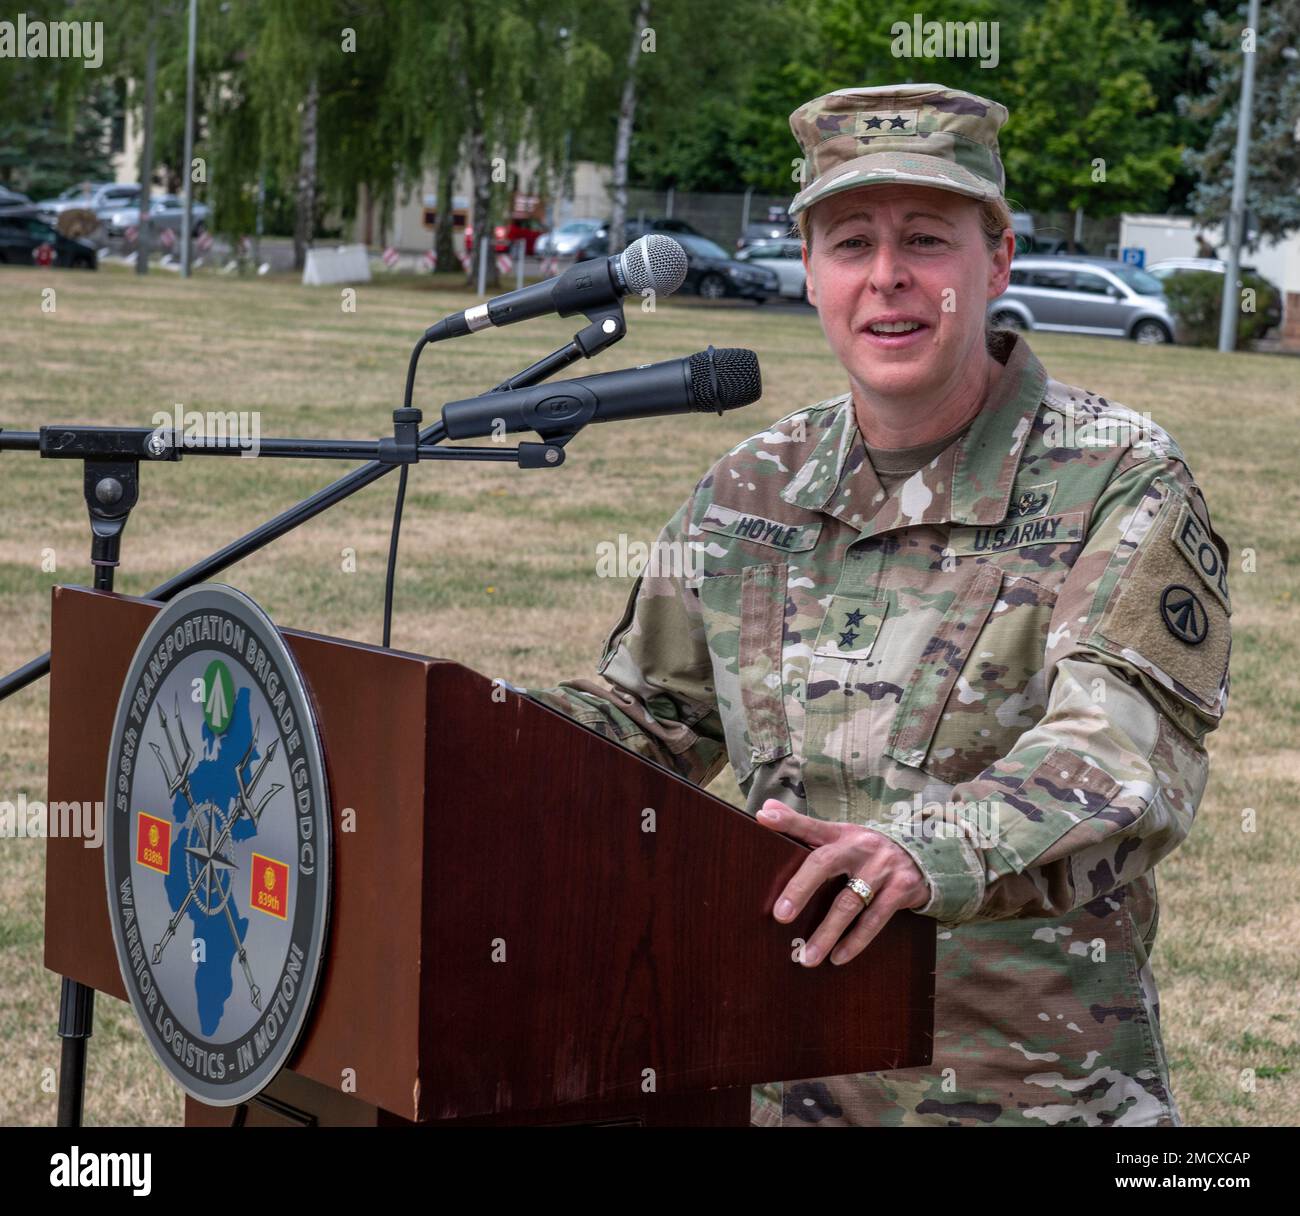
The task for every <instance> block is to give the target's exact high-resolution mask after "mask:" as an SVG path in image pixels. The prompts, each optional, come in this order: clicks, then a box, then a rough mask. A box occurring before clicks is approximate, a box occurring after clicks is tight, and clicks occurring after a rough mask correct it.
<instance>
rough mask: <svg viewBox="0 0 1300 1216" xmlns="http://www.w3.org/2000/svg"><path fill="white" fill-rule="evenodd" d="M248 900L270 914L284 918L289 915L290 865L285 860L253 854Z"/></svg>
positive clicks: (261, 910) (253, 905)
mask: <svg viewBox="0 0 1300 1216" xmlns="http://www.w3.org/2000/svg"><path fill="white" fill-rule="evenodd" d="M252 870H253V872H252V875H251V876H250V880H249V892H248V902H249V904H250V905H251V906H252V907H254V908H256V909H258V911H260V912H265V913H267V914H268V915H270V916H278V917H279V918H280V919H281V920H284V919H285V918H286V917H287V916H288V915H289V867H288V865H287V864H286V863H285V862H283V861H276V860H275V859H274V858H271V857H263V856H262V854H261V853H254V854H253V866H252Z"/></svg>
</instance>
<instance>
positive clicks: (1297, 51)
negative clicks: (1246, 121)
mask: <svg viewBox="0 0 1300 1216" xmlns="http://www.w3.org/2000/svg"><path fill="white" fill-rule="evenodd" d="M1246 13H1247V8H1246V6H1245V5H1244V4H1243V5H1241V6H1240V7H1239V8H1238V9H1237V13H1236V15H1235V17H1224V16H1221V15H1219V14H1217V13H1209V14H1207V15H1206V21H1205V24H1206V30H1207V39H1206V41H1205V42H1201V43H1198V44H1197V48H1196V49H1197V53H1198V55H1200V57H1201V58H1202V59H1203V61H1204V62H1205V63H1206V64H1207V65H1208V66H1209V68H1210V72H1211V75H1210V82H1209V87H1208V89H1207V91H1206V92H1205V93H1204V94H1203V95H1201V96H1199V97H1187V98H1185V99H1184V105H1185V107H1186V109H1187V111H1188V112H1189V114H1191V115H1192V116H1193V117H1197V118H1204V119H1206V120H1207V121H1209V122H1211V123H1212V124H1213V126H1212V129H1211V131H1210V134H1209V138H1208V140H1207V142H1206V143H1205V146H1204V147H1203V148H1201V149H1200V150H1199V151H1194V150H1189V151H1188V152H1187V154H1186V161H1187V164H1188V166H1189V167H1190V168H1191V170H1192V171H1193V173H1194V174H1195V175H1196V178H1197V185H1196V188H1195V190H1193V192H1192V195H1191V198H1190V200H1189V204H1190V206H1191V208H1192V210H1193V212H1194V214H1195V215H1196V217H1197V219H1198V220H1200V221H1201V222H1202V223H1204V224H1213V223H1222V222H1223V221H1224V220H1225V217H1226V216H1227V213H1228V208H1229V204H1230V201H1231V197H1232V172H1233V157H1234V155H1235V152H1236V144H1237V116H1238V113H1239V107H1240V102H1241V71H1242V65H1243V63H1244V56H1245V55H1246V54H1248V53H1249V54H1253V55H1254V56H1255V96H1254V104H1253V105H1252V107H1251V109H1252V114H1251V125H1250V159H1249V162H1248V169H1247V176H1246V206H1247V208H1248V210H1249V211H1250V213H1251V215H1252V217H1253V218H1254V221H1255V227H1256V231H1257V233H1258V235H1260V236H1267V237H1271V238H1273V239H1274V240H1280V239H1281V238H1283V237H1285V236H1286V235H1287V234H1288V233H1290V232H1293V231H1295V229H1297V228H1300V0H1270V2H1269V3H1267V4H1264V5H1262V6H1261V12H1260V28H1259V29H1258V30H1257V31H1254V50H1253V51H1250V52H1247V51H1245V50H1244V49H1243V45H1244V43H1245V41H1246V36H1245V35H1246V31H1245V25H1246Z"/></svg>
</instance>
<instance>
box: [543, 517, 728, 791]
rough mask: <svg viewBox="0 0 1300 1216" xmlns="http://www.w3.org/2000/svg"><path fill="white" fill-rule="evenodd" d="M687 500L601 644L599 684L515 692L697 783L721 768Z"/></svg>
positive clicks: (717, 719)
mask: <svg viewBox="0 0 1300 1216" xmlns="http://www.w3.org/2000/svg"><path fill="white" fill-rule="evenodd" d="M694 505H695V498H694V496H692V498H690V499H688V500H687V501H686V502H685V503H684V504H683V505H682V507H681V509H680V510H678V512H677V513H676V514H675V515H674V516H673V518H672V519H671V520H670V521H669V522H668V524H667V526H666V527H665V528H664V530H663V531H662V532H661V533H660V535H659V538H658V540H657V541H656V543H655V545H654V547H653V548H652V549H651V550H650V554H649V560H648V563H647V565H646V566H645V569H644V571H643V572H642V574H641V576H640V577H639V578H638V579H637V581H636V584H635V585H634V586H633V588H632V592H631V594H630V595H629V597H628V602H627V608H626V610H625V611H624V614H623V618H622V620H620V621H619V623H618V624H617V625H616V626H615V627H614V629H613V631H612V632H611V633H610V634H609V637H608V638H607V639H606V642H605V647H604V651H603V653H602V655H601V658H600V662H599V664H598V666H597V668H596V670H597V673H598V674H599V675H600V676H602V677H603V680H602V682H597V681H594V680H572V681H567V682H565V683H563V684H559V685H556V686H555V687H553V688H535V689H525V690H523V691H524V692H525V693H526V694H527V695H528V696H529V697H531V698H532V699H533V700H534V701H538V702H540V703H541V704H543V705H547V706H549V707H550V708H551V709H555V710H558V711H559V712H560V713H562V714H565V715H566V716H568V717H570V718H572V719H574V721H576V722H579V723H581V724H582V725H583V726H586V727H589V728H590V729H592V730H594V731H596V732H597V733H598V734H601V735H603V736H604V737H605V738H607V739H610V740H611V741H613V742H615V743H618V744H620V745H621V746H623V747H626V748H629V749H631V750H632V751H634V752H637V753H638V754H639V755H642V756H644V757H645V758H646V759H648V760H653V761H654V762H655V763H657V764H661V765H663V766H664V767H665V768H670V769H673V770H674V771H675V772H677V773H679V774H680V775H681V776H683V777H685V778H686V779H687V780H688V781H692V782H694V783H695V784H697V785H707V784H708V782H709V781H711V780H712V779H713V778H714V777H715V776H716V775H717V773H718V772H719V770H720V769H721V768H722V767H723V765H724V764H725V763H726V761H727V752H726V744H725V741H724V736H723V729H722V720H721V716H720V714H719V711H718V704H717V698H716V696H715V693H714V686H713V669H712V664H711V662H710V659H709V650H708V644H707V641H706V638H705V632H704V624H703V620H702V618H701V615H700V606H699V591H698V579H696V580H694V581H693V580H692V578H691V577H690V574H691V570H692V567H691V554H692V550H691V549H690V548H689V547H688V538H687V536H686V530H687V527H688V521H689V520H690V519H691V516H692V510H693V507H694Z"/></svg>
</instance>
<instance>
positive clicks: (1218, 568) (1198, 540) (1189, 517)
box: [1174, 500, 1232, 615]
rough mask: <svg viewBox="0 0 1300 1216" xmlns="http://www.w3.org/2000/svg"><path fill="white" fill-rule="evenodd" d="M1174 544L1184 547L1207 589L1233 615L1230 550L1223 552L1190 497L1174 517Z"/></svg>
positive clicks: (1190, 563)
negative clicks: (1200, 517) (1229, 594)
mask: <svg viewBox="0 0 1300 1216" xmlns="http://www.w3.org/2000/svg"><path fill="white" fill-rule="evenodd" d="M1174 544H1176V545H1177V546H1178V547H1179V549H1181V550H1182V552H1183V556H1184V557H1186V558H1187V561H1188V564H1189V565H1190V566H1191V567H1192V569H1193V570H1195V571H1196V573H1197V575H1198V577H1199V578H1200V580H1201V582H1202V583H1203V584H1204V585H1205V588H1206V590H1207V591H1209V593H1210V594H1211V595H1212V596H1214V598H1215V599H1217V600H1218V601H1219V603H1220V604H1222V605H1223V607H1224V609H1225V610H1226V611H1227V613H1228V614H1229V615H1231V614H1232V603H1231V601H1230V599H1229V598H1228V559H1227V554H1226V553H1223V552H1220V550H1219V547H1218V545H1216V544H1215V543H1214V540H1213V539H1212V538H1211V536H1210V533H1209V532H1208V531H1207V529H1206V528H1205V525H1204V524H1202V523H1201V521H1200V520H1199V519H1197V518H1196V512H1195V511H1193V510H1192V504H1191V502H1190V501H1188V500H1184V501H1183V504H1182V506H1181V507H1180V508H1179V510H1178V518H1177V519H1175V520H1174Z"/></svg>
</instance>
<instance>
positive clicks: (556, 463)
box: [515, 431, 578, 469]
mask: <svg viewBox="0 0 1300 1216" xmlns="http://www.w3.org/2000/svg"><path fill="white" fill-rule="evenodd" d="M577 433H578V432H577V431H572V432H571V433H570V434H568V435H559V436H556V437H555V438H552V439H548V440H547V441H546V442H545V443H529V442H527V441H525V442H522V443H520V445H519V446H518V447H517V448H515V459H516V460H517V461H518V463H519V467H520V468H521V469H558V468H559V467H560V465H562V464H563V463H564V445H565V444H566V443H568V442H569V440H570V439H572V438H573V436H574V435H576V434H577Z"/></svg>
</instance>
